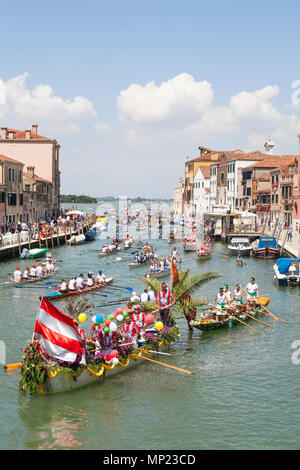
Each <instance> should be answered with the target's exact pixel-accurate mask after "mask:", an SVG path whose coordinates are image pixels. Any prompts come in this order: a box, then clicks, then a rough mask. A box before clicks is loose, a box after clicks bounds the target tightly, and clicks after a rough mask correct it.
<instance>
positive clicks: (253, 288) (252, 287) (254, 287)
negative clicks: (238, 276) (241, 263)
mask: <svg viewBox="0 0 300 470" xmlns="http://www.w3.org/2000/svg"><path fill="white" fill-rule="evenodd" d="M246 290H247V292H248V294H254V293H255V292H257V291H258V285H257V284H256V282H255V283H254V284H252V283H251V282H249V284H247V286H246Z"/></svg>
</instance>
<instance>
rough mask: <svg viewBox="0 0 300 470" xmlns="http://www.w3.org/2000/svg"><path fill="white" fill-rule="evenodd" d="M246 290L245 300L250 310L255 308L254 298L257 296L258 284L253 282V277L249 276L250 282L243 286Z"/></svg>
mask: <svg viewBox="0 0 300 470" xmlns="http://www.w3.org/2000/svg"><path fill="white" fill-rule="evenodd" d="M245 292H247V301H248V305H249V309H250V310H255V305H256V299H257V297H258V285H257V284H256V282H255V277H251V279H250V282H249V283H248V284H247V285H246V287H245Z"/></svg>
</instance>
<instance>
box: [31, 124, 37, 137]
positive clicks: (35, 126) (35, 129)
mask: <svg viewBox="0 0 300 470" xmlns="http://www.w3.org/2000/svg"><path fill="white" fill-rule="evenodd" d="M37 129H38V125H37V124H32V131H31V132H32V135H37Z"/></svg>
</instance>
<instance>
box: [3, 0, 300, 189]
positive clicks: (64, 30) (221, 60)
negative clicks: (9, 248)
mask: <svg viewBox="0 0 300 470" xmlns="http://www.w3.org/2000/svg"><path fill="white" fill-rule="evenodd" d="M3 13H5V15H3ZM299 15H300V4H298V5H297V3H296V2H295V1H294V0H293V1H291V0H286V1H285V2H282V1H276V0H273V1H269V0H265V1H256V0H252V2H251V3H250V2H247V3H246V2H240V1H232V0H231V1H230V0H228V1H227V2H224V1H215V0H211V1H210V2H207V1H205V2H202V1H200V0H185V1H178V0H172V1H169V0H160V1H157V0H152V1H151V2H146V1H142V0H139V1H136V0H127V1H124V0H123V1H119V0H111V1H110V2H107V1H105V2H104V1H102V0H98V1H96V0H95V1H91V0H85V2H79V1H77V0H73V1H69V0H65V1H63V2H62V1H56V0H52V1H51V2H47V3H46V2H37V1H31V0H28V1H27V2H23V1H22V2H21V1H19V0H16V1H15V2H14V6H13V7H12V6H10V5H9V4H7V5H6V7H3V6H2V18H5V21H2V22H1V29H0V41H1V42H0V44H1V54H0V124H1V126H6V127H12V128H16V129H27V128H30V127H31V125H32V124H38V125H39V133H40V134H42V135H44V136H47V137H52V138H55V139H57V140H58V142H59V143H60V144H61V172H62V173H61V183H62V187H61V192H62V193H63V194H70V193H75V194H82V193H84V194H89V195H91V196H105V195H112V196H118V195H120V194H122V195H127V196H129V197H135V196H144V197H166V198H169V197H172V195H173V189H174V187H176V185H177V183H178V179H179V177H180V176H183V174H184V162H185V159H186V157H187V156H189V157H190V158H194V157H196V156H198V155H199V150H198V147H199V146H200V145H202V146H205V147H209V148H213V149H217V150H233V149H237V148H238V149H241V150H244V151H251V150H263V145H264V142H265V141H266V139H267V138H268V137H269V136H270V137H271V139H272V140H273V141H274V143H275V153H277V154H296V153H298V148H299V145H298V139H297V134H298V133H299V132H300V70H299V44H300V41H299V39H300V29H299V25H298V21H299ZM3 97H4V98H5V100H4V98H3Z"/></svg>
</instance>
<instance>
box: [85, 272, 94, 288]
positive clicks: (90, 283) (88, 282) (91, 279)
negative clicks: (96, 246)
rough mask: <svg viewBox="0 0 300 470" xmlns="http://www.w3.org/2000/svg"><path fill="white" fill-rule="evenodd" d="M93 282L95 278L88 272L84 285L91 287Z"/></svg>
mask: <svg viewBox="0 0 300 470" xmlns="http://www.w3.org/2000/svg"><path fill="white" fill-rule="evenodd" d="M94 284H95V278H94V276H93V273H92V272H89V273H88V275H87V281H86V285H87V286H88V287H92V286H93V285H94Z"/></svg>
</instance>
